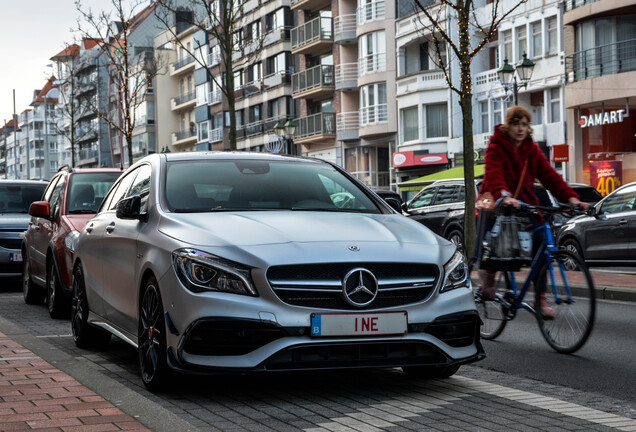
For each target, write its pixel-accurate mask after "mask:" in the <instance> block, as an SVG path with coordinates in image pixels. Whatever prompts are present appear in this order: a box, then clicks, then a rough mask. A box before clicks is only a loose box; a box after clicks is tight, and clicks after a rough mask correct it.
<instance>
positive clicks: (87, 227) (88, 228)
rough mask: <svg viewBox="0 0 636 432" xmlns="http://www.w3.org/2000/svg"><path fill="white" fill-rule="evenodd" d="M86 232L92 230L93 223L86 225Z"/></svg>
mask: <svg viewBox="0 0 636 432" xmlns="http://www.w3.org/2000/svg"><path fill="white" fill-rule="evenodd" d="M86 232H87V233H89V234H90V233H92V232H93V224H90V225H87V226H86Z"/></svg>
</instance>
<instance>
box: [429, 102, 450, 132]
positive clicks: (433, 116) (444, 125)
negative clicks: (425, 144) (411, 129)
mask: <svg viewBox="0 0 636 432" xmlns="http://www.w3.org/2000/svg"><path fill="white" fill-rule="evenodd" d="M447 136H448V109H447V107H446V103H441V104H435V105H426V138H438V137H447Z"/></svg>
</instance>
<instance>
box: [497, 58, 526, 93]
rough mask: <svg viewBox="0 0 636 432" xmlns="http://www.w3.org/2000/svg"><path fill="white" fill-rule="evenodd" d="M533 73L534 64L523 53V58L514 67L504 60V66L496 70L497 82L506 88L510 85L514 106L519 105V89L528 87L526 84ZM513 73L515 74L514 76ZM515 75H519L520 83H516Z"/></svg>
mask: <svg viewBox="0 0 636 432" xmlns="http://www.w3.org/2000/svg"><path fill="white" fill-rule="evenodd" d="M533 71H534V62H533V61H532V60H530V59H529V58H528V56H527V55H526V53H523V58H522V59H521V60H520V61H519V63H517V65H516V66H513V65H511V64H510V63H508V59H504V64H503V66H501V67H500V68H499V69H498V70H497V74H498V75H499V80H500V81H501V82H502V84H504V85H505V86H506V87H508V86H510V85H511V84H512V94H513V95H514V98H515V105H518V104H519V101H518V99H519V88H526V87H528V82H529V81H530V78H531V77H532V72H533ZM515 72H517V73H516V74H515ZM517 75H519V81H520V83H517Z"/></svg>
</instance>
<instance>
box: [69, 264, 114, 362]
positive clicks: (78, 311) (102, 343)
mask: <svg viewBox="0 0 636 432" xmlns="http://www.w3.org/2000/svg"><path fill="white" fill-rule="evenodd" d="M88 312H89V308H88V299H87V297H86V285H85V283H84V273H83V271H82V267H81V266H78V267H77V268H76V269H75V272H74V274H73V300H72V301H71V330H72V332H73V341H74V342H75V345H76V346H78V347H79V348H99V349H105V348H106V347H107V346H108V343H109V342H110V333H109V332H107V331H106V330H104V329H100V328H97V327H93V326H91V325H90V324H89V323H88Z"/></svg>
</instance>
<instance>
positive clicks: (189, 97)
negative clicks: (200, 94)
mask: <svg viewBox="0 0 636 432" xmlns="http://www.w3.org/2000/svg"><path fill="white" fill-rule="evenodd" d="M195 104H196V94H195V93H194V92H189V93H184V94H182V95H181V96H178V97H175V98H172V99H170V109H171V110H172V111H175V110H181V109H185V108H192V107H194V105H195Z"/></svg>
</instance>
